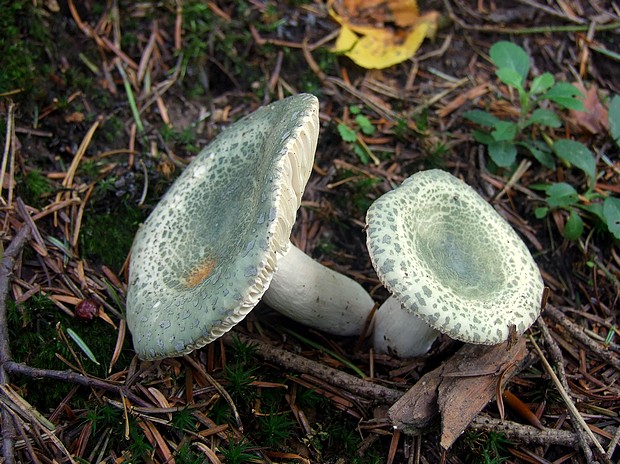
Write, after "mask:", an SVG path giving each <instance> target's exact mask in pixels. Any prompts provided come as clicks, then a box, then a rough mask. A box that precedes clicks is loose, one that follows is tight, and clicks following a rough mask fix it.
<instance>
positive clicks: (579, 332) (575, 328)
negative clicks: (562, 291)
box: [543, 304, 620, 371]
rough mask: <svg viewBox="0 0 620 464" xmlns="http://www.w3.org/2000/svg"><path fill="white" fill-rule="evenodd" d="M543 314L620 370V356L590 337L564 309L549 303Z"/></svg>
mask: <svg viewBox="0 0 620 464" xmlns="http://www.w3.org/2000/svg"><path fill="white" fill-rule="evenodd" d="M543 315H544V316H549V317H550V318H551V319H553V321H554V322H556V323H558V324H560V325H561V326H562V327H564V328H565V329H566V332H568V334H570V335H571V336H572V337H574V338H575V339H577V341H579V342H580V343H583V344H584V345H585V346H586V347H587V348H588V349H589V350H590V352H591V353H593V354H595V355H596V356H598V357H599V358H601V359H602V360H603V361H605V362H607V363H609V364H611V365H612V366H613V367H615V368H616V369H617V370H619V371H620V358H619V357H618V356H617V355H616V354H615V353H614V352H613V351H610V350H607V349H605V347H604V346H603V344H601V343H599V342H597V341H596V340H593V339H592V338H590V337H588V335H587V334H586V333H585V332H584V331H583V327H581V326H580V325H579V324H575V323H574V322H572V321H571V320H570V319H569V318H568V317H566V316H565V315H564V313H562V311H560V310H559V309H557V308H555V307H554V306H551V305H549V304H548V305H547V307H546V308H545V311H544V312H543ZM569 341H570V340H569Z"/></svg>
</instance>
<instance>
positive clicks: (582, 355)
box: [0, 0, 620, 464]
mask: <svg viewBox="0 0 620 464" xmlns="http://www.w3.org/2000/svg"><path fill="white" fill-rule="evenodd" d="M336 3H337V4H339V5H342V4H347V3H348V2H345V1H344V0H343V1H342V2H336ZM362 3H365V4H366V5H370V4H373V5H374V6H373V7H372V8H369V9H368V10H366V13H367V16H368V17H367V18H366V20H368V21H373V20H375V19H376V20H377V21H378V20H380V19H381V18H379V16H380V13H381V12H383V13H385V11H386V10H382V9H381V8H382V7H385V5H384V3H385V2H362ZM401 3H405V2H401ZM392 4H397V2H392ZM420 8H421V10H422V11H423V12H428V11H437V12H439V14H440V18H441V19H440V21H439V28H438V30H437V33H436V36H435V37H434V39H432V40H431V39H426V40H425V41H424V42H423V44H422V46H421V48H420V49H419V50H418V52H417V53H416V55H415V56H414V57H413V58H411V59H409V60H406V61H404V62H402V63H399V64H395V65H393V66H390V67H387V68H385V69H382V70H376V69H375V70H367V69H364V68H362V67H360V66H358V65H356V64H355V63H353V62H352V61H351V60H350V59H349V58H347V57H346V56H343V55H341V54H337V53H333V51H332V49H333V46H334V43H335V40H336V37H337V35H338V31H339V29H340V24H339V23H338V22H336V21H334V19H333V18H332V17H330V15H329V13H328V10H327V8H326V5H325V3H324V2H321V1H303V0H301V1H293V0H291V1H287V2H276V1H271V0H265V1H262V0H250V1H242V0H235V1H228V2H224V1H217V0H214V1H201V0H183V1H182V0H177V1H173V0H170V1H161V2H154V1H143V2H130V1H124V0H110V1H107V2H97V1H94V0H87V1H82V2H73V1H68V2H67V1H59V2H56V1H55V0H35V1H30V2H22V1H17V0H8V1H6V2H4V4H3V7H2V9H0V29H2V30H3V37H1V38H0V52H1V57H0V140H1V141H2V143H1V147H2V150H3V158H2V168H1V169H2V184H1V191H0V201H1V202H2V203H1V205H0V221H1V227H2V229H1V231H0V237H1V239H2V245H3V250H4V251H3V257H2V266H1V267H0V408H2V418H1V419H2V437H1V439H2V456H3V457H4V461H1V460H0V462H6V463H12V462H41V463H48V462H78V463H84V462H88V463H91V462H92V463H94V462H106V463H122V462H147V463H148V462H153V463H177V464H181V463H202V462H210V463H218V462H223V463H243V462H250V463H252V462H253V463H343V464H344V463H358V464H362V463H364V464H365V463H387V464H390V463H440V462H442V463H444V462H445V463H455V464H456V463H501V462H513V463H550V462H553V463H563V462H575V463H586V462H619V460H620V451H618V441H619V439H620V382H619V379H620V341H619V340H620V338H619V336H618V335H619V332H618V327H620V320H619V317H620V301H619V296H620V247H619V246H618V244H619V240H618V239H619V238H620V230H619V229H620V225H619V224H620V200H618V198H619V197H620V156H619V155H620V148H619V141H618V140H617V139H616V140H614V137H618V135H619V134H620V98H619V97H615V98H616V99H615V100H614V96H617V95H620V80H619V79H618V76H620V55H619V52H620V10H619V8H618V5H617V4H615V3H614V2H596V1H589V0H562V1H560V0H558V1H540V2H537V1H532V0H527V1H525V0H519V1H514V2H507V1H501V0H497V1H493V0H491V1H488V0H480V1H477V2H474V1H468V2H451V1H448V0H446V1H443V2H441V1H429V2H424V3H423V4H421V5H420ZM373 15H374V16H376V18H375V17H374V16H373ZM383 19H385V18H383ZM385 27H397V25H395V24H393V23H392V22H390V18H389V17H388V18H387V21H386V23H385ZM499 41H509V42H512V43H514V44H517V45H519V46H520V47H521V48H522V49H523V50H524V51H525V53H526V54H527V56H528V62H529V67H530V69H529V74H527V76H524V79H525V82H526V85H525V86H524V88H525V91H527V90H531V89H532V87H531V85H532V83H534V82H536V83H537V85H538V84H541V83H542V82H543V79H541V78H539V77H540V76H543V75H545V73H549V74H550V75H551V76H552V77H553V81H554V82H557V83H571V84H573V85H575V86H576V87H577V88H579V89H580V90H581V92H582V95H583V98H581V97H580V99H581V100H582V102H583V109H584V110H585V111H576V110H574V109H572V110H571V109H570V102H569V104H568V105H565V104H564V103H566V102H567V101H566V100H562V98H564V97H566V98H568V100H571V98H573V97H574V95H572V96H570V95H569V96H567V95H566V94H562V92H568V93H570V89H569V90H567V88H566V87H562V86H560V87H558V91H559V92H560V94H559V96H556V97H554V98H552V97H551V96H547V97H545V95H546V94H545V91H546V90H547V89H543V90H541V91H539V92H538V93H536V92H530V94H529V95H526V96H525V99H524V98H520V94H519V92H518V89H516V87H515V86H514V85H513V86H511V85H507V84H506V83H505V82H502V80H504V81H505V80H506V77H505V76H504V78H503V79H502V80H500V79H499V78H498V76H497V75H496V73H495V71H496V69H497V68H498V67H501V66H498V63H497V62H495V61H493V60H492V58H490V55H489V50H490V48H491V46H492V45H493V44H495V43H497V42H499ZM506 59H507V60H508V62H509V63H513V64H514V63H517V64H518V63H519V57H518V56H516V55H514V56H512V55H511V54H509V56H508V57H506ZM517 67H518V66H517ZM500 74H501V73H500ZM541 85H542V84H541ZM300 92H308V93H312V94H314V95H316V96H317V97H318V99H319V101H320V121H321V133H320V136H319V142H318V149H317V152H316V158H315V165H314V169H313V172H312V175H311V177H310V181H309V183H308V186H307V187H306V191H305V194H304V197H303V201H302V206H301V208H300V210H299V213H298V220H297V223H296V224H295V227H294V229H293V234H292V237H291V239H292V241H293V242H294V243H295V244H296V245H297V246H298V247H299V248H301V249H302V250H304V251H306V252H307V253H308V254H309V255H311V256H312V257H313V258H315V259H316V260H318V261H320V262H321V263H323V264H325V265H326V266H328V267H330V268H332V269H334V270H336V271H338V272H341V273H343V274H346V275H348V276H349V277H351V278H353V279H355V280H357V281H358V282H360V283H361V284H362V285H363V286H364V287H365V288H366V289H367V290H368V291H369V292H370V293H371V295H372V296H373V298H374V299H375V301H377V302H379V303H380V302H382V301H384V300H385V299H386V298H387V296H388V293H387V291H386V290H385V289H384V288H383V287H382V286H381V284H380V282H379V280H378V278H377V276H376V274H375V272H374V269H373V268H372V265H371V262H370V259H369V257H368V252H367V250H366V245H365V232H364V226H365V214H366V210H367V209H368V207H369V206H370V205H371V204H372V202H373V201H374V200H375V199H377V198H378V197H380V196H381V195H382V194H384V193H386V192H388V191H390V190H392V189H393V188H395V187H396V186H398V185H399V184H400V183H401V182H402V181H403V180H404V179H406V178H407V177H409V176H410V175H412V174H414V173H416V172H418V171H421V170H425V169H429V168H441V169H444V170H446V171H448V172H450V173H452V174H454V175H455V176H458V177H460V178H461V179H463V180H464V181H466V182H467V183H468V184H469V185H471V186H472V187H473V188H474V189H475V190H476V191H478V192H479V193H480V194H481V195H482V196H483V197H484V198H485V199H487V200H488V201H489V202H490V203H491V204H492V205H493V207H494V208H495V209H496V210H497V211H498V212H499V213H500V214H501V215H502V216H503V217H504V218H505V219H506V220H507V221H508V222H509V223H510V225H511V226H512V227H513V228H514V229H515V230H516V231H517V233H518V234H519V235H520V237H521V238H522V239H523V241H524V242H525V244H526V245H527V247H528V248H529V250H530V251H531V252H532V255H533V256H534V258H535V260H536V262H537V264H538V265H539V267H540V269H541V273H542V275H543V278H544V281H545V285H546V287H547V288H548V292H547V293H546V295H547V299H546V305H545V302H543V303H541V304H542V305H545V308H544V309H543V312H542V315H541V317H540V318H539V320H538V321H537V322H536V323H535V324H534V325H533V326H532V327H531V328H530V329H529V330H528V331H527V332H526V333H525V334H524V336H523V337H522V338H521V339H520V340H516V341H514V340H513V342H514V343H513V344H512V345H511V346H510V347H508V350H507V349H506V347H505V346H504V347H501V349H500V350H499V351H498V350H497V349H493V348H482V347H469V346H467V345H464V344H463V343H462V342H458V341H455V340H451V339H449V338H448V337H446V336H441V337H440V338H439V339H438V341H436V342H435V343H434V345H433V347H432V349H431V351H430V352H429V353H428V354H426V355H424V356H421V357H418V358H413V359H399V358H398V357H396V356H391V355H386V354H379V353H375V352H374V351H373V350H372V346H371V343H370V340H369V339H367V338H363V337H362V338H355V337H335V336H330V335H327V334H324V333H321V332H318V331H316V330H312V329H309V328H307V327H304V326H302V325H300V324H296V323H294V322H292V321H289V320H287V319H286V318H284V317H283V316H280V315H278V314H277V313H275V312H274V311H272V310H270V308H268V307H266V305H263V304H259V306H258V307H257V308H255V310H253V311H252V312H251V313H250V314H249V316H248V317H246V318H245V319H244V320H243V321H242V322H241V323H240V324H238V325H237V326H236V327H234V328H233V329H232V331H231V332H230V333H229V334H227V335H226V336H225V337H222V338H221V339H218V340H217V341H215V342H213V343H211V344H209V345H208V346H206V347H204V348H202V349H200V350H196V351H194V352H192V353H191V354H189V355H186V356H184V357H179V358H168V359H164V360H160V361H141V360H139V359H138V358H137V357H136V356H135V354H134V352H133V348H132V343H131V335H130V333H129V331H128V330H127V328H126V323H125V321H124V298H125V292H126V289H127V272H128V259H129V251H130V247H131V244H132V240H133V237H134V234H135V232H136V230H137V228H138V226H139V224H140V223H141V222H142V221H144V220H145V219H146V217H147V216H148V214H149V212H150V211H151V210H152V209H153V207H154V206H155V205H156V204H157V202H158V200H159V198H160V197H161V196H162V194H163V193H164V192H165V191H166V189H167V188H168V187H169V186H170V185H171V183H172V182H173V181H174V179H175V178H176V177H177V176H178V174H179V173H180V172H182V170H183V168H184V167H185V166H186V165H187V164H188V163H189V162H190V161H191V160H192V159H193V157H194V156H195V155H196V154H197V153H198V152H199V151H200V150H201V148H202V147H204V146H205V145H206V144H207V143H208V142H209V141H210V140H211V139H212V138H213V137H215V136H216V135H217V134H218V133H219V132H220V131H221V130H222V129H223V128H225V127H226V126H228V125H229V124H230V123H231V122H234V121H235V120H237V119H239V118H240V117H242V116H244V115H246V114H249V113H251V112H252V111H254V110H256V109H257V108H258V107H260V106H261V105H264V104H267V103H270V102H272V101H275V100H278V99H281V98H284V97H286V96H288V95H292V94H296V93H300ZM521 97H523V95H521ZM525 104H528V105H531V106H530V107H529V108H526V109H524V105H525ZM614 105H615V106H614ZM566 106H569V108H566ZM536 109H540V110H544V111H542V112H539V113H536V114H537V116H540V117H541V118H542V119H537V120H536V121H532V124H526V123H524V121H526V119H527V118H529V117H532V115H533V114H534V112H535V110H536ZM471 110H477V111H474V112H472V111H471ZM485 124H486V127H485ZM514 153H516V157H514ZM506 157H507V158H506ZM88 309H92V310H93V312H94V313H95V315H96V316H97V315H98V316H100V317H94V318H92V320H89V319H88V317H87V316H85V315H84V311H87V310H88ZM104 315H105V316H107V318H106V317H105V316H104ZM91 316H92V314H91ZM489 356H490V357H491V358H492V359H491V361H489V358H488V357H489ZM463 357H464V358H465V359H466V361H467V362H469V363H473V364H472V365H476V366H477V367H475V368H472V369H470V370H468V371H467V374H464V375H463V376H461V377H460V378H459V379H457V380H454V381H453V380H452V379H453V377H454V376H449V375H445V374H444V372H445V370H446V369H448V370H449V368H448V367H446V366H452V368H454V369H457V370H458V371H459V372H463V371H464V370H465V366H466V365H467V362H465V363H464V362H463ZM330 369H333V370H330ZM476 369H477V370H476ZM421 379H422V380H421ZM432 382H436V383H435V384H432ZM431 384H432V385H434V386H429V385H431ZM437 385H439V386H440V387H441V388H443V390H442V391H445V390H447V389H452V391H453V392H454V391H455V392H456V394H455V395H453V396H452V397H450V398H449V399H446V400H445V401H444V400H443V399H442V398H443V397H440V398H439V399H438V397H437V391H439V390H441V388H439V387H437ZM412 387H413V388H417V389H418V390H413V391H414V393H416V395H417V396H416V398H415V401H417V402H418V403H419V404H417V405H416V406H413V405H412V404H411V402H410V403H407V404H405V405H403V403H402V402H401V403H398V404H399V405H400V406H398V409H399V410H398V411H397V413H398V414H400V416H399V417H405V418H406V421H407V420H409V418H410V417H412V416H414V415H418V414H422V415H424V419H423V420H422V422H420V424H423V425H422V426H420V427H419V428H418V429H417V430H410V429H407V430H405V429H403V428H395V427H394V426H393V425H394V424H393V419H392V420H391V419H390V417H392V418H393V417H395V416H394V414H395V412H394V410H392V412H391V413H390V414H391V415H390V416H388V410H389V408H390V407H393V405H394V403H395V402H396V401H397V400H398V399H399V398H401V397H402V395H403V394H404V393H405V392H407V391H408V390H409V389H411V388H412ZM496 393H498V394H496ZM415 401H414V402H415ZM438 402H441V403H442V404H441V407H439V406H438V404H437V403H438ZM415 408H422V409H424V411H422V412H420V410H419V409H415ZM412 432H413V433H412Z"/></svg>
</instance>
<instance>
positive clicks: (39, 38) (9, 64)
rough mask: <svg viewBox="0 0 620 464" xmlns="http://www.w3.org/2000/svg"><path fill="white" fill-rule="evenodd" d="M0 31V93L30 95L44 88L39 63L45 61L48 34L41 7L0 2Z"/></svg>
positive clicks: (25, 3)
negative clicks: (17, 92) (13, 92)
mask: <svg viewBox="0 0 620 464" xmlns="http://www.w3.org/2000/svg"><path fill="white" fill-rule="evenodd" d="M0 30H1V31H2V34H0V69H1V70H2V72H0V94H2V93H7V92H12V91H15V90H21V92H20V93H19V94H17V95H18V96H19V95H22V96H25V97H26V98H31V97H32V92H35V91H42V90H43V89H44V88H45V85H44V79H45V74H46V73H45V70H44V69H42V68H41V63H46V62H47V58H46V56H45V46H44V44H45V43H46V42H47V41H48V40H49V34H48V32H47V30H48V29H47V26H46V24H45V22H44V20H43V16H42V12H41V9H40V7H37V6H34V5H33V3H32V2H24V1H22V0H13V1H8V2H3V5H2V8H0ZM15 98H18V97H15Z"/></svg>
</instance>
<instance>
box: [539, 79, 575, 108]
mask: <svg viewBox="0 0 620 464" xmlns="http://www.w3.org/2000/svg"><path fill="white" fill-rule="evenodd" d="M578 97H579V98H578ZM541 98H545V99H547V100H551V101H552V102H553V103H556V104H557V105H559V106H561V107H562V108H567V109H570V110H577V111H584V107H583V102H582V101H581V100H580V98H583V94H582V93H581V92H580V91H579V89H578V88H577V87H575V86H574V85H572V84H569V83H568V82H558V83H557V84H555V85H554V86H553V87H551V88H550V89H549V90H548V91H547V93H545V94H543V95H542V97H541Z"/></svg>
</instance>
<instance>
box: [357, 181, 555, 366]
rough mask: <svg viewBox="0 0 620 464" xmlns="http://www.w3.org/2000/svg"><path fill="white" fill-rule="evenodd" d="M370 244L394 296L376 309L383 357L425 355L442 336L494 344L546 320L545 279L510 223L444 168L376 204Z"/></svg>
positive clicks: (376, 337) (370, 223)
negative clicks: (543, 306) (543, 311)
mask: <svg viewBox="0 0 620 464" xmlns="http://www.w3.org/2000/svg"><path fill="white" fill-rule="evenodd" d="M366 224H367V246H368V250H369V254H370V258H371V261H372V264H373V267H374V268H375V271H376V272H377V275H378V276H379V280H380V281H381V282H382V283H383V285H384V286H385V287H386V288H387V289H388V290H389V291H390V293H391V294H392V296H391V297H390V298H388V299H387V300H386V302H385V303H384V304H383V305H382V306H381V307H380V308H379V309H378V310H377V312H376V315H375V327H374V332H373V338H374V340H373V342H374V345H375V348H376V350H377V351H379V352H393V353H395V354H397V355H399V356H401V357H411V356H418V355H420V354H423V353H425V352H426V351H428V349H430V346H431V344H432V341H433V339H434V338H435V336H436V335H437V334H438V333H439V332H441V333H444V334H447V335H449V336H450V337H452V338H454V339H457V340H462V341H464V342H467V343H475V344H485V345H494V344H499V343H502V342H503V341H505V340H507V339H508V338H509V335H510V334H511V332H512V331H513V330H514V329H516V333H517V334H519V335H521V334H523V332H525V330H527V328H528V327H530V325H531V324H532V323H533V322H534V321H535V320H536V318H537V317H538V315H539V313H540V305H541V299H542V294H543V288H544V285H543V281H542V277H541V275H540V271H539V269H538V267H537V265H536V263H535V262H534V259H533V258H532V255H531V254H530V252H529V251H528V249H527V247H526V245H525V244H524V243H523V241H522V240H521V239H520V238H519V236H518V235H517V234H516V232H515V231H514V230H513V229H512V227H510V225H509V224H508V223H507V222H506V221H505V220H504V219H503V218H502V217H501V216H500V215H499V214H498V213H497V212H496V211H495V210H494V209H493V207H492V206H491V205H490V204H489V203H487V202H486V201H485V200H484V199H483V198H482V197H481V196H480V195H478V194H477V193H476V192H475V191H474V189H472V188H471V187H470V186H468V185H467V184H465V183H464V182H463V181H461V180H460V179H458V178H456V177H454V176H452V175H451V174H449V173H447V172H445V171H441V170H438V169H433V170H428V171H422V172H418V173H416V174H414V175H412V176H411V177H409V178H408V179H406V180H405V181H404V182H403V183H402V185H401V186H400V187H398V188H396V189H395V190H393V191H391V192H388V193H386V194H385V195H383V196H381V197H380V198H379V199H377V200H376V201H375V202H374V203H373V204H372V205H371V207H370V208H369V210H368V213H367V216H366Z"/></svg>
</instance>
